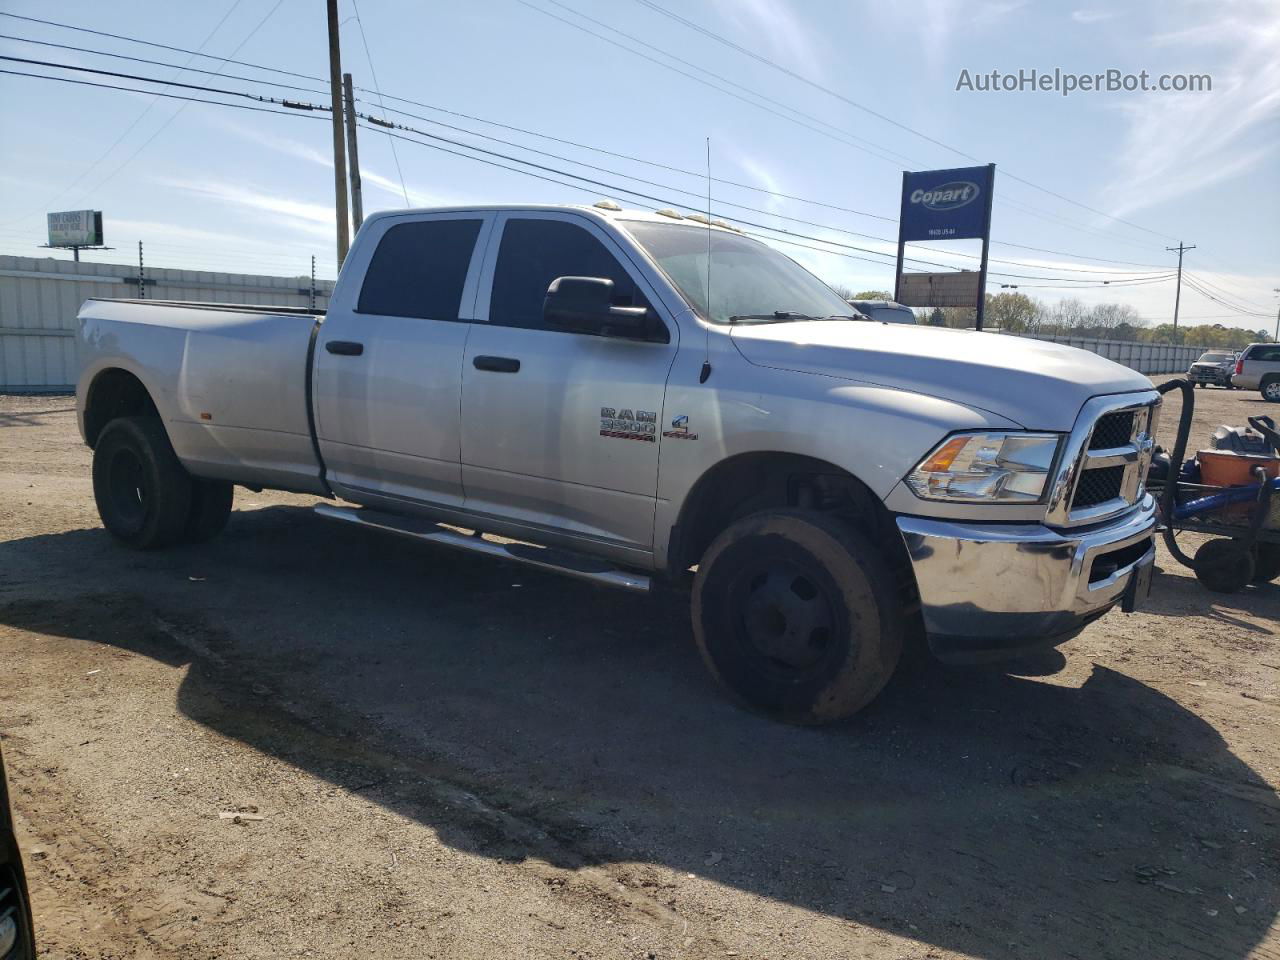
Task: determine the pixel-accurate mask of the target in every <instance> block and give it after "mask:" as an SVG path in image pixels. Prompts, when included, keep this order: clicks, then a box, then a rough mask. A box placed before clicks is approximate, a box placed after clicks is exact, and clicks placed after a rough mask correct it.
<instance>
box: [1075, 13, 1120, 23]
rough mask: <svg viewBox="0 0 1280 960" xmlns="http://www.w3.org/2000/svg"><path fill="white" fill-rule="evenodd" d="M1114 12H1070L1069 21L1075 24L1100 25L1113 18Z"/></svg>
mask: <svg viewBox="0 0 1280 960" xmlns="http://www.w3.org/2000/svg"><path fill="white" fill-rule="evenodd" d="M1115 15H1116V13H1115V11H1114V10H1072V11H1071V19H1072V20H1074V21H1075V22H1076V23H1101V22H1102V21H1104V20H1111V19H1113V18H1114V17H1115Z"/></svg>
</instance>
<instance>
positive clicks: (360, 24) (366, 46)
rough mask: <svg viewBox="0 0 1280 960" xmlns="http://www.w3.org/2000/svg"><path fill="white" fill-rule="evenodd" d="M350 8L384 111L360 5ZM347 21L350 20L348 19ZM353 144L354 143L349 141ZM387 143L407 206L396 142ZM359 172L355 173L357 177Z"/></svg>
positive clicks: (383, 108) (407, 193)
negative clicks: (353, 13)
mask: <svg viewBox="0 0 1280 960" xmlns="http://www.w3.org/2000/svg"><path fill="white" fill-rule="evenodd" d="M351 8H352V9H353V10H355V21H356V26H357V27H359V28H360V43H361V44H362V45H363V46H364V59H365V61H366V62H367V63H368V64H369V75H370V76H371V77H373V90H374V92H375V93H376V94H377V95H378V106H379V108H381V109H382V110H384V111H385V110H386V109H387V108H386V106H385V105H384V104H383V102H382V90H381V89H380V88H379V86H378V71H377V70H376V69H375V68H374V66H373V56H372V55H371V54H370V53H369V40H368V38H367V37H365V35H364V21H363V20H361V19H360V5H359V4H358V3H357V2H356V0H351ZM348 19H351V18H350V17H348ZM351 142H352V143H355V141H354V140H353V141H351ZM387 143H389V144H390V145H391V157H392V159H394V160H395V162H396V176H398V177H399V178H400V192H401V193H403V194H404V205H405V206H406V207H407V206H409V190H408V188H407V187H405V185H404V171H403V170H401V169H400V154H398V153H397V152H396V142H395V141H394V140H392V139H391V138H390V137H388V138H387ZM358 175H359V172H358V171H357V176H358Z"/></svg>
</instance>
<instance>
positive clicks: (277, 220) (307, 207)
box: [159, 178, 335, 237]
mask: <svg viewBox="0 0 1280 960" xmlns="http://www.w3.org/2000/svg"><path fill="white" fill-rule="evenodd" d="M159 182H160V183H162V184H164V185H165V186H167V187H173V188H174V189H177V190H182V191H185V192H187V193H193V194H196V195H199V196H204V197H208V198H209V199H212V200H216V201H219V202H221V203H229V204H233V205H235V206H239V207H245V208H247V209H250V210H253V211H255V212H257V213H265V214H271V215H272V217H273V219H272V225H273V226H277V227H279V226H283V227H288V228H291V229H293V230H295V231H296V232H299V233H306V234H311V235H314V236H317V237H319V236H324V237H328V236H331V235H332V234H333V232H334V229H335V226H334V224H335V218H334V213H333V207H332V206H331V205H328V204H323V203H310V202H308V201H305V200H292V199H290V198H288V197H284V196H281V195H279V194H277V193H262V192H259V191H257V190H251V189H249V188H247V187H241V186H237V185H236V184H231V183H220V182H218V181H216V180H177V179H170V178H161V179H160V180H159Z"/></svg>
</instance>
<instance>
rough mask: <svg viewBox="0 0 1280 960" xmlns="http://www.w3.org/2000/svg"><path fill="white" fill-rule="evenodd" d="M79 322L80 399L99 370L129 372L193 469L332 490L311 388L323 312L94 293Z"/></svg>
mask: <svg viewBox="0 0 1280 960" xmlns="http://www.w3.org/2000/svg"><path fill="white" fill-rule="evenodd" d="M79 319H80V328H81V329H80V341H79V343H80V350H81V354H82V355H81V366H82V371H83V372H82V374H81V389H80V390H78V391H77V394H78V396H81V397H83V396H86V395H87V391H88V389H89V388H90V385H91V383H92V380H93V377H94V376H95V374H96V372H97V371H100V370H107V369H110V368H121V369H124V370H127V371H130V372H132V373H133V374H134V375H136V376H137V377H138V379H140V380H141V381H142V382H143V383H144V384H146V385H147V388H148V390H149V392H150V394H151V396H152V399H153V400H154V401H155V404H156V408H157V410H158V411H159V413H160V416H161V418H162V419H163V420H164V422H165V427H166V430H167V431H168V434H169V439H170V440H171V442H172V443H173V448H174V450H175V452H176V453H177V454H178V457H179V458H180V459H181V460H182V462H183V464H184V465H185V466H186V467H187V469H188V470H190V471H191V472H192V473H193V474H196V475H197V476H203V477H209V478H216V479H225V480H234V481H235V482H237V483H242V484H245V485H249V486H254V485H262V486H271V487H282V488H285V489H293V490H305V491H313V492H323V490H324V485H323V482H322V481H321V479H320V461H319V457H318V456H317V454H316V447H315V440H314V429H313V428H314V417H313V411H312V408H311V403H310V397H309V393H310V392H309V389H308V386H309V379H310V376H311V369H312V365H311V360H312V356H313V351H314V344H315V334H316V332H317V331H318V329H319V325H320V323H321V322H322V321H323V319H324V312H323V311H321V310H311V309H308V308H305V307H271V306H258V305H252V304H226V303H194V302H188V301H179V300H145V299H140V298H139V299H101V300H99V299H93V300H87V301H85V303H84V306H83V307H82V308H81V310H80V315H79Z"/></svg>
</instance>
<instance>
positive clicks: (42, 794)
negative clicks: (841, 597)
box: [0, 390, 1280, 960]
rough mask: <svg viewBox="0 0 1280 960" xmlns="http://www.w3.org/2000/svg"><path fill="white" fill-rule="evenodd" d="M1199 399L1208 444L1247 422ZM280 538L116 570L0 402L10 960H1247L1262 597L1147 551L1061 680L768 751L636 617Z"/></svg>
mask: <svg viewBox="0 0 1280 960" xmlns="http://www.w3.org/2000/svg"><path fill="white" fill-rule="evenodd" d="M1198 399H1199V401H1200V406H1199V408H1198V414H1199V415H1198V417H1197V421H1198V424H1197V435H1198V436H1201V437H1203V436H1205V435H1206V433H1207V432H1208V430H1210V429H1211V428H1212V427H1213V426H1214V425H1216V424H1218V423H1243V422H1244V419H1245V417H1246V415H1247V414H1256V413H1261V412H1264V408H1265V406H1266V405H1265V404H1263V403H1262V402H1261V400H1260V398H1259V397H1258V396H1257V394H1255V393H1242V392H1235V393H1232V392H1227V391H1219V390H1206V391H1200V392H1199V393H1198ZM1176 406H1177V404H1176V401H1174V402H1171V403H1170V404H1169V405H1168V409H1166V412H1165V416H1164V420H1163V427H1164V432H1165V433H1166V434H1167V433H1169V432H1171V430H1172V428H1173V425H1174V423H1175V421H1176V417H1175V415H1174V414H1175V412H1176ZM1271 412H1274V408H1272V411H1271ZM312 502H314V499H313V498H308V497H301V496H291V495H283V494H257V493H253V492H250V491H247V490H243V489H241V490H238V491H237V503H236V512H235V514H234V515H233V517H232V519H231V523H230V525H229V528H228V530H227V532H226V534H225V535H224V536H223V537H221V538H220V539H218V540H216V541H215V542H213V543H211V544H208V545H205V546H200V547H190V548H182V549H175V550H171V551H168V552H163V553H154V554H138V553H131V552H128V551H126V550H124V549H122V548H120V547H119V546H117V545H115V544H114V543H113V542H112V541H111V540H110V538H109V537H108V536H107V535H106V534H105V533H104V532H103V531H102V529H101V527H100V525H99V522H98V518H97V515H96V512H95V510H94V505H93V498H92V495H91V491H90V484H89V452H88V451H87V450H86V449H85V448H84V447H83V446H82V445H81V444H80V442H79V439H78V436H77V434H76V430H75V424H74V414H73V404H72V400H71V398H68V397H36V398H32V397H26V398H14V397H7V398H0V667H2V669H0V735H2V737H3V751H4V756H5V760H6V762H7V764H8V773H9V780H10V784H11V791H12V796H13V802H14V805H15V807H16V818H17V823H18V828H19V831H20V841H21V843H22V844H23V847H24V849H25V851H26V856H27V862H28V867H29V873H30V879H31V884H32V896H33V899H34V910H35V919H36V926H37V934H38V939H39V942H40V950H41V954H40V955H41V956H42V957H48V958H58V960H62V958H77V960H81V958H94V960H105V958H151V957H179V958H192V960H195V958H202V960H203V958H233V957H234V958H268V957H270V958H281V957H314V958H330V957H332V958H351V957H360V958H370V960H387V958H399V957H404V958H425V957H450V958H455V957H456V958H481V957H486V958H488V957H522V958H537V957H562V958H613V957H618V958H650V957H658V958H664V960H665V958H700V957H735V956H736V957H743V958H748V957H752V958H784V957H850V958H853V957H862V958H874V960H890V958H950V957H961V956H963V957H981V958H992V960H1012V958H1057V957H1074V958H1089V960H1093V958H1110V957H1134V958H1144V960H1171V958H1197V960H1202V958H1206V957H1211V958H1231V960H1235V958H1244V957H1255V958H1269V960H1277V958H1280V925H1278V924H1277V913H1278V912H1280V799H1278V798H1277V793H1276V788H1277V786H1278V785H1280V638H1278V637H1277V632H1278V629H1280V628H1278V626H1277V621H1280V585H1274V584H1269V585H1265V586H1259V587H1250V588H1249V589H1247V590H1246V591H1245V592H1242V593H1240V594H1237V595H1232V596H1221V595H1215V594H1210V593H1208V592H1206V591H1205V590H1204V589H1203V588H1202V587H1200V586H1199V584H1198V583H1197V582H1196V580H1195V579H1194V578H1193V577H1192V576H1191V575H1190V574H1189V571H1187V570H1185V569H1183V568H1181V567H1178V566H1177V565H1176V564H1175V563H1173V562H1172V560H1171V559H1170V558H1169V557H1168V555H1167V554H1163V553H1162V556H1161V559H1160V566H1161V568H1162V570H1161V572H1160V573H1158V574H1157V575H1156V578H1155V582H1154V587H1153V594H1152V597H1151V600H1150V602H1149V605H1148V606H1147V607H1146V608H1145V609H1144V610H1143V611H1142V612H1140V613H1137V614H1134V615H1130V616H1125V615H1122V614H1121V613H1119V612H1114V613H1111V614H1109V615H1108V616H1107V617H1105V618H1103V619H1102V620H1101V621H1099V622H1098V623H1096V624H1094V625H1092V626H1091V627H1090V628H1089V629H1088V630H1087V631H1086V632H1085V633H1084V634H1083V635H1082V636H1080V637H1079V638H1078V639H1076V640H1074V641H1072V642H1071V643H1069V644H1067V645H1066V646H1065V647H1063V648H1062V650H1061V652H1060V653H1056V654H1054V655H1052V656H1047V657H1042V658H1040V659H1039V660H1037V661H1036V662H1035V663H1030V664H1025V663H1024V664H1019V665H1017V666H1016V668H1015V669H1012V670H1011V669H1009V668H1004V669H993V668H985V669H968V670H961V669H948V668H944V667H941V666H933V667H929V668H926V669H924V670H923V671H920V672H917V673H915V674H912V675H906V676H902V677H900V678H898V679H896V680H895V681H894V682H893V684H891V686H890V688H889V689H888V690H887V691H886V692H885V694H884V695H883V696H882V697H881V698H880V699H879V700H878V701H877V702H876V703H875V704H874V705H873V706H872V707H871V708H870V709H868V710H867V711H866V712H865V713H864V714H862V715H860V716H859V717H858V718H856V719H855V720H853V721H852V722H849V723H846V724H844V725H841V726H838V727H834V728H827V729H820V730H809V729H793V728H788V727H784V726H780V725H777V724H773V723H770V722H768V721H766V720H763V719H760V718H758V717H755V716H752V715H750V714H747V713H744V712H742V711H740V710H739V709H737V708H736V707H734V706H732V705H731V704H730V703H729V702H727V701H726V700H725V698H724V697H722V696H721V695H720V693H719V692H718V691H717V690H716V689H715V687H714V686H713V684H712V683H711V681H710V680H709V679H708V677H707V675H706V674H705V672H704V670H703V668H702V666H701V664H700V663H699V661H698V658H697V656H696V653H695V650H694V648H693V644H692V642H691V639H690V631H689V625H688V615H687V611H686V610H685V609H684V608H683V607H682V606H681V604H680V602H679V601H678V599H676V598H673V597H672V596H670V595H658V596H654V597H649V598H640V597H633V596H628V595H622V594H619V593H613V592H608V591H605V590H601V589H598V588H594V587H591V586H588V585H584V584H580V583H577V582H575V581H570V580H564V579H560V578H557V577H554V576H552V575H544V574H540V573H536V572H532V571H530V570H527V569H524V568H519V567H514V566H509V565H505V564H501V563H496V562H493V561H490V560H486V559H481V558H472V557H469V556H461V555H457V554H453V553H448V552H444V551H442V550H432V549H427V548H423V547H419V546H416V545H413V544H409V543H404V542H400V541H398V540H390V539H382V538H380V537H379V536H378V535H376V534H373V533H369V532H365V531H360V530H352V529H347V528H346V527H343V526H338V525H333V524H330V523H327V522H326V521H324V520H322V519H320V518H316V517H313V516H312V515H311V514H310V512H309V509H308V508H309V505H310V504H311V503H312ZM236 814H240V815H241V816H239V818H237V817H236Z"/></svg>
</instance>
